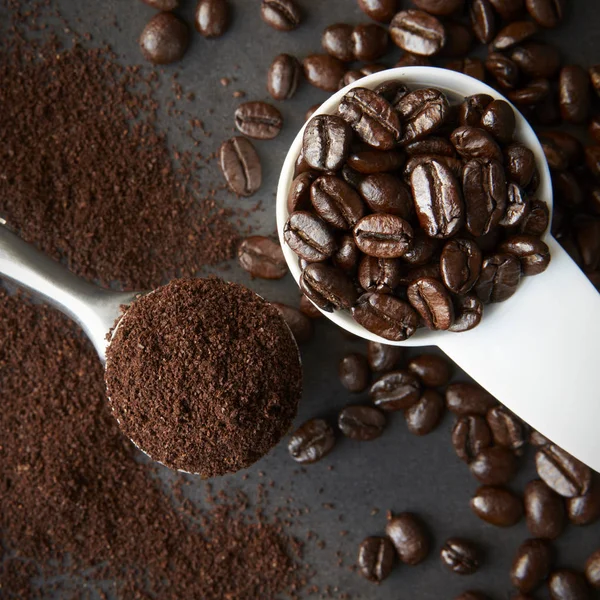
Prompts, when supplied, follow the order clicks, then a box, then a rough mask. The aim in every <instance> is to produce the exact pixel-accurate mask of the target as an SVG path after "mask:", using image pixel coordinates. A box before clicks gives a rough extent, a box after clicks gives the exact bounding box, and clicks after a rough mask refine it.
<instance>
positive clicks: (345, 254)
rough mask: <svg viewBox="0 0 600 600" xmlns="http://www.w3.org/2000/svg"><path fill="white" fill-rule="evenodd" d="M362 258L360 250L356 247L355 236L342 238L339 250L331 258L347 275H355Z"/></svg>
mask: <svg viewBox="0 0 600 600" xmlns="http://www.w3.org/2000/svg"><path fill="white" fill-rule="evenodd" d="M360 256H361V254H360V250H359V249H358V247H357V246H356V242H355V241H354V236H353V235H344V236H342V237H341V239H340V241H339V243H338V248H337V250H336V251H335V253H334V254H333V256H332V257H331V260H332V261H333V264H334V265H335V266H336V267H338V269H341V270H342V271H345V272H346V273H354V272H355V271H356V269H357V268H358V261H359V260H360Z"/></svg>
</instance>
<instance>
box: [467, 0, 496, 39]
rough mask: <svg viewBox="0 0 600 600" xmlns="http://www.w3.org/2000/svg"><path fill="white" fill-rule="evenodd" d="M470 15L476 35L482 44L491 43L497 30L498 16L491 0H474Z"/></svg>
mask: <svg viewBox="0 0 600 600" xmlns="http://www.w3.org/2000/svg"><path fill="white" fill-rule="evenodd" d="M469 16H470V18H471V27H472V28H473V33H474V34H475V37H476V38H477V39H478V40H479V41H480V42H481V43H482V44H489V43H490V42H491V41H492V40H493V39H494V35H495V32H496V17H495V15H494V9H493V8H492V5H491V4H490V2H489V0H473V1H472V2H471V7H470V9H469Z"/></svg>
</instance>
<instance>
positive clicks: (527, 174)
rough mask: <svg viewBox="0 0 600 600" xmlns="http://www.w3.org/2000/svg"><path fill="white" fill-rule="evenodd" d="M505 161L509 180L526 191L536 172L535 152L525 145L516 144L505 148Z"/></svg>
mask: <svg viewBox="0 0 600 600" xmlns="http://www.w3.org/2000/svg"><path fill="white" fill-rule="evenodd" d="M504 159H505V160H504V165H505V168H506V171H507V175H508V178H509V179H510V180H511V181H513V182H514V183H516V184H517V185H518V186H519V187H521V188H523V189H525V188H526V187H527V186H528V185H529V184H530V182H531V179H532V177H533V174H534V172H535V170H536V166H535V156H534V154H533V152H532V151H531V150H530V149H529V148H527V147H526V146H523V144H519V143H514V144H510V146H507V147H506V148H505V150H504Z"/></svg>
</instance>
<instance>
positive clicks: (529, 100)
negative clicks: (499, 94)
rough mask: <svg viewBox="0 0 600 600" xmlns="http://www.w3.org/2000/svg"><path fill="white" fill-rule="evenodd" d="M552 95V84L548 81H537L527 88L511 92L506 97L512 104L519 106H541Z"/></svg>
mask: <svg viewBox="0 0 600 600" xmlns="http://www.w3.org/2000/svg"><path fill="white" fill-rule="evenodd" d="M549 93H550V82H549V81H548V80H547V79H536V80H534V81H532V82H530V83H529V84H528V85H527V86H526V87H523V88H520V89H518V90H511V91H510V92H508V93H507V94H506V95H507V97H508V99H509V100H510V101H511V102H514V103H515V104H517V105H519V106H534V105H536V104H539V103H540V102H541V101H542V100H543V99H544V98H546V96H547V95H548V94H549Z"/></svg>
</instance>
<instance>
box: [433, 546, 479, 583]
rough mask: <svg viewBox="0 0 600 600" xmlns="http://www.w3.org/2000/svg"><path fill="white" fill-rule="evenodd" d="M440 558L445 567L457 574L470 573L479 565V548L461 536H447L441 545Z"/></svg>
mask: <svg viewBox="0 0 600 600" xmlns="http://www.w3.org/2000/svg"><path fill="white" fill-rule="evenodd" d="M440 558H441V559H442V563H443V564H444V566H445V567H447V568H448V569H450V571H452V572H453V573H457V574H458V575H472V574H473V573H475V572H476V571H477V570H478V569H479V567H480V566H481V554H480V552H479V548H478V547H477V546H476V545H475V544H473V542H470V541H468V540H465V539H463V538H455V537H452V538H448V539H447V540H446V541H445V542H444V545H443V546H442V550H441V551H440Z"/></svg>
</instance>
